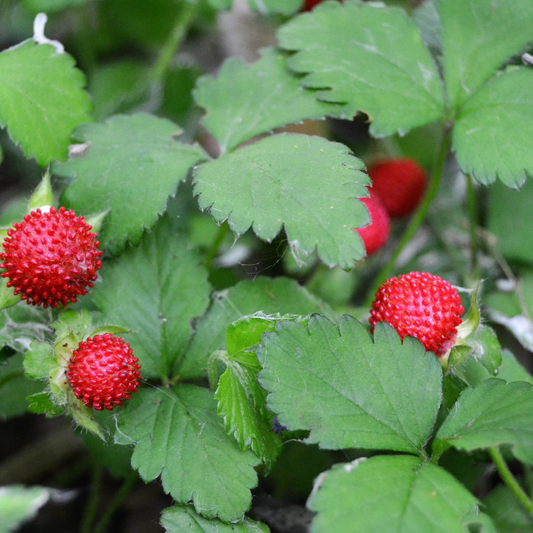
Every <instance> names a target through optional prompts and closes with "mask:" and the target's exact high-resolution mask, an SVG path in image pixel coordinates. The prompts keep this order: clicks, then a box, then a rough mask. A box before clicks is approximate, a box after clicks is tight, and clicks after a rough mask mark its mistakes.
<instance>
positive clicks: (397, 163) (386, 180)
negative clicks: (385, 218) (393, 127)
mask: <svg viewBox="0 0 533 533" xmlns="http://www.w3.org/2000/svg"><path fill="white" fill-rule="evenodd" d="M368 175H369V176H370V178H371V179H372V194H373V195H375V196H377V197H378V198H379V199H380V200H381V203H382V204H383V205H384V207H385V209H386V210H387V212H388V213H389V216H390V217H391V218H401V217H404V216H406V215H409V214H410V213H412V212H413V211H414V210H415V209H416V207H417V206H418V204H419V203H420V200H421V199H422V196H423V195H424V189H425V188H426V181H427V177H426V173H425V171H424V169H423V168H422V167H421V166H420V165H419V164H418V163H417V162H416V161H414V160H412V159H407V158H398V159H384V160H382V161H379V162H377V163H374V164H372V165H370V167H369V169H368Z"/></svg>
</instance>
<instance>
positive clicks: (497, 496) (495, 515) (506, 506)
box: [483, 485, 533, 533]
mask: <svg viewBox="0 0 533 533" xmlns="http://www.w3.org/2000/svg"><path fill="white" fill-rule="evenodd" d="M483 504H484V507H485V509H486V512H487V514H489V515H490V516H491V517H492V519H493V521H494V523H495V524H496V526H498V532H499V533H533V519H532V518H531V516H529V514H528V513H527V511H526V510H525V509H524V508H523V507H522V505H521V503H520V502H519V501H518V500H517V498H516V496H515V495H514V494H513V493H512V492H511V490H510V489H509V488H508V487H505V486H501V485H500V486H499V487H496V488H495V489H494V490H493V491H492V492H491V493H490V494H489V495H488V497H487V498H485V500H484V501H483Z"/></svg>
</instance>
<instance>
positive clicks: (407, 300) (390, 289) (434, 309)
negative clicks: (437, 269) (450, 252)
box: [370, 272, 464, 357]
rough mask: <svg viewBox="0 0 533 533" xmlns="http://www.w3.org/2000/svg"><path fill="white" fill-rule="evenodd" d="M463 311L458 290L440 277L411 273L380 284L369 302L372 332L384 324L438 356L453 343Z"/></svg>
mask: <svg viewBox="0 0 533 533" xmlns="http://www.w3.org/2000/svg"><path fill="white" fill-rule="evenodd" d="M463 313H464V308H463V306H462V305H461V298H460V296H459V294H458V293H457V291H456V290H455V289H454V288H453V287H452V286H451V285H450V284H449V283H448V282H447V281H445V280H443V279H442V278H441V277H439V276H434V275H433V274H429V273H427V272H410V273H409V274H403V275H401V276H398V277H395V278H391V279H388V280H387V281H385V283H383V284H382V285H381V286H380V287H379V289H378V291H377V293H376V297H375V299H374V302H373V303H372V310H371V312H370V324H371V325H372V331H374V327H375V325H376V324H377V323H378V322H387V323H388V324H390V325H391V326H392V327H393V328H394V329H395V330H396V331H397V332H398V335H400V337H401V338H402V339H403V338H404V337H405V336H406V335H410V336H411V337H416V338H417V339H418V340H419V341H420V342H421V343H422V344H423V345H424V347H425V348H426V351H431V352H433V353H435V354H436V355H437V356H438V357H440V356H442V355H444V354H445V353H446V352H447V351H448V350H449V349H450V348H452V346H453V345H454V343H455V339H456V337H457V326H458V325H459V324H460V323H461V315H462V314H463Z"/></svg>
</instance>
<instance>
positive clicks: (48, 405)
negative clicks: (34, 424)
mask: <svg viewBox="0 0 533 533" xmlns="http://www.w3.org/2000/svg"><path fill="white" fill-rule="evenodd" d="M27 400H28V402H29V405H28V411H29V412H30V413H36V414H39V415H46V416H47V417H48V418H52V417H54V416H59V415H62V414H63V413H64V412H65V408H64V407H63V406H59V405H56V404H54V402H53V401H52V399H51V398H50V395H49V394H48V393H47V392H38V393H37V394H32V395H30V396H28V397H27Z"/></svg>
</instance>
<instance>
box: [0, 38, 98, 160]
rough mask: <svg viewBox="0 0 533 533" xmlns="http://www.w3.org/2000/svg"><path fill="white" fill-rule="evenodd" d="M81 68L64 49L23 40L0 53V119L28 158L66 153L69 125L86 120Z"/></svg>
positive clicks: (87, 104) (87, 102) (61, 156)
mask: <svg viewBox="0 0 533 533" xmlns="http://www.w3.org/2000/svg"><path fill="white" fill-rule="evenodd" d="M84 85H85V78H84V76H83V74H82V73H81V72H80V71H79V70H77V69H75V68H74V60H73V59H72V57H70V56H69V55H68V54H58V53H57V52H56V50H55V48H54V47H53V46H50V45H47V44H41V45H37V44H35V42H34V41H31V40H28V41H25V42H23V43H21V44H20V45H19V46H15V47H12V48H8V49H7V50H4V51H3V52H2V53H0V124H1V125H2V126H3V127H6V128H7V130H8V132H9V135H10V137H11V138H12V139H13V141H14V142H15V143H16V144H19V145H20V147H21V148H22V151H23V152H24V155H25V156H26V157H28V158H30V157H32V156H33V157H35V159H36V160H37V163H39V165H41V166H46V165H48V164H49V163H51V162H52V161H54V160H55V159H58V160H61V161H64V160H65V159H66V158H67V155H68V146H69V144H70V137H71V135H72V132H73V131H74V129H75V128H76V127H77V126H79V125H80V124H82V123H83V122H89V121H90V120H91V118H90V116H89V112H90V107H91V104H90V100H89V97H88V95H87V93H86V92H85V91H83V89H82V87H83V86H84Z"/></svg>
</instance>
